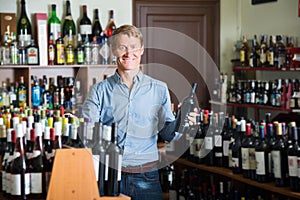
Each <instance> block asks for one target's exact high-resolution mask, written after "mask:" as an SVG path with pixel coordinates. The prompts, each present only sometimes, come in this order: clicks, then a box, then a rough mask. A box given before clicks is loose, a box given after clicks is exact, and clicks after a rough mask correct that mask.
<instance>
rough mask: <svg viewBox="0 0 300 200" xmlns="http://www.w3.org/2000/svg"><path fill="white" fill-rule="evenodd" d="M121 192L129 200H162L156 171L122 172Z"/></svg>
mask: <svg viewBox="0 0 300 200" xmlns="http://www.w3.org/2000/svg"><path fill="white" fill-rule="evenodd" d="M120 188H121V193H122V194H125V195H127V196H130V197H131V200H162V190H161V185H160V182H159V174H158V171H157V170H155V171H150V172H145V173H138V174H122V179H121V186H120Z"/></svg>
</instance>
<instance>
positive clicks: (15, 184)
mask: <svg viewBox="0 0 300 200" xmlns="http://www.w3.org/2000/svg"><path fill="white" fill-rule="evenodd" d="M24 181H25V182H24V183H21V175H20V174H11V175H10V184H11V187H10V193H11V194H12V195H21V186H22V185H24V187H25V188H24V189H25V194H26V195H27V194H29V193H30V175H29V173H26V174H25V177H24Z"/></svg>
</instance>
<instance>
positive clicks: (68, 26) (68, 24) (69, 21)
mask: <svg viewBox="0 0 300 200" xmlns="http://www.w3.org/2000/svg"><path fill="white" fill-rule="evenodd" d="M70 30H71V31H72V36H73V39H74V37H75V36H76V27H75V23H74V20H73V18H72V14H71V4H70V1H69V0H67V1H66V16H65V19H64V23H63V28H62V37H63V38H64V40H65V41H68V36H69V33H70Z"/></svg>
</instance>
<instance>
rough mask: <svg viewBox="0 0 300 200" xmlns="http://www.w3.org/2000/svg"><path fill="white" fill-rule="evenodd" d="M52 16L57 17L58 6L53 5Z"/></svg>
mask: <svg viewBox="0 0 300 200" xmlns="http://www.w3.org/2000/svg"><path fill="white" fill-rule="evenodd" d="M52 17H56V6H55V5H52Z"/></svg>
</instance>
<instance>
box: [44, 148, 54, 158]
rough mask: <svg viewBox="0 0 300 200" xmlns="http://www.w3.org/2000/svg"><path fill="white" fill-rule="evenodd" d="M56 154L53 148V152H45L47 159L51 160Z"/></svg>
mask: <svg viewBox="0 0 300 200" xmlns="http://www.w3.org/2000/svg"><path fill="white" fill-rule="evenodd" d="M54 155H55V150H54V149H52V152H51V153H49V152H47V151H46V152H45V156H46V159H47V160H50V159H51V158H53V157H54Z"/></svg>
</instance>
